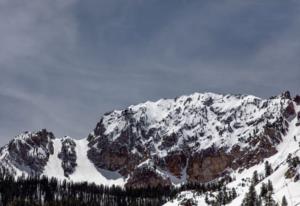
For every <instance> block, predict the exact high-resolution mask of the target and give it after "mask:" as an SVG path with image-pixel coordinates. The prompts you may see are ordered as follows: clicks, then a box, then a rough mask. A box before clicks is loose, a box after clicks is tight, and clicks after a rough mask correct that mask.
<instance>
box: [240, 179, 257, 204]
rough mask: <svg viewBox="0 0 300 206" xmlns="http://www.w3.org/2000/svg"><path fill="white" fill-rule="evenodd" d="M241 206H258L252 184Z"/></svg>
mask: <svg viewBox="0 0 300 206" xmlns="http://www.w3.org/2000/svg"><path fill="white" fill-rule="evenodd" d="M242 206H259V199H258V197H257V194H256V190H255V187H254V185H253V184H251V185H250V187H249V191H248V192H247V193H246V195H245V198H244V200H243V202H242Z"/></svg>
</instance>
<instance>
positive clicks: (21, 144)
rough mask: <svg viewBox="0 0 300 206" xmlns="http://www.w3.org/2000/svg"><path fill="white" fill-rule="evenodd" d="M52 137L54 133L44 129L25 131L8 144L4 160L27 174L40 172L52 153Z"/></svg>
mask: <svg viewBox="0 0 300 206" xmlns="http://www.w3.org/2000/svg"><path fill="white" fill-rule="evenodd" d="M52 139H54V135H53V134H52V133H51V132H48V131H47V130H45V129H44V130H41V131H39V132H36V133H29V132H25V133H24V134H22V135H19V136H17V137H16V138H15V139H13V140H12V141H11V142H10V143H9V144H8V147H7V150H8V155H7V156H6V157H5V160H4V161H7V162H9V163H10V164H12V165H13V166H15V167H16V168H18V169H20V170H24V171H26V172H27V173H28V174H33V175H36V174H41V173H42V172H43V169H44V167H45V165H46V164H47V162H48V159H49V155H50V154H53V143H52Z"/></svg>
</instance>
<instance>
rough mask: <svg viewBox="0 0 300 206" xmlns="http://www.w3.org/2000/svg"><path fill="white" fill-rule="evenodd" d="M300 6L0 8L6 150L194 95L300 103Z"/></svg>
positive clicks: (196, 0)
mask: <svg viewBox="0 0 300 206" xmlns="http://www.w3.org/2000/svg"><path fill="white" fill-rule="evenodd" d="M299 57H300V1H298V0H281V1H279V0H272V1H271V0H270V1H269V0H267V1H261V0H252V1H241V0H228V1H218V0H217V1H211V0H205V1H203V0H109V1H108V0H84V1H82V0H63V1H61V0H43V1H41V0H31V1H23V0H0V103H1V104H0V145H3V144H6V143H7V142H8V141H9V140H10V139H12V138H13V137H14V136H16V135H17V134H19V133H21V132H23V131H37V130H39V129H42V128H47V129H48V130H49V131H52V132H53V133H54V134H55V136H57V137H62V136H65V135H69V136H72V137H74V138H84V137H86V136H87V135H88V133H90V132H91V131H92V130H93V128H94V127H95V125H96V123H97V122H98V121H99V119H100V117H101V115H102V114H103V113H105V112H108V111H111V110H113V109H122V108H125V107H127V106H129V105H132V104H137V103H140V102H144V101H147V100H158V99H160V98H173V97H176V96H180V95H183V94H191V93H194V92H216V93H234V94H240V93H244V94H253V95H256V96H259V97H263V98H267V97H270V96H273V95H277V94H280V93H282V92H283V91H286V90H289V91H291V93H292V94H293V95H295V94H297V93H298V94H300V91H299V90H300V58H299Z"/></svg>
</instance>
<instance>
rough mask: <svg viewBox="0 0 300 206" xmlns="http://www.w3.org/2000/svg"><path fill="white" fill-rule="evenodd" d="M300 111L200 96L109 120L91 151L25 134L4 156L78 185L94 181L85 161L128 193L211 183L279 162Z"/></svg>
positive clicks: (283, 98)
mask: <svg viewBox="0 0 300 206" xmlns="http://www.w3.org/2000/svg"><path fill="white" fill-rule="evenodd" d="M299 104H300V102H299V96H296V97H295V98H292V97H291V95H290V94H289V92H285V93H283V94H281V95H278V96H275V97H272V98H269V99H261V98H258V97H255V96H251V95H221V94H214V93H203V94H200V93H195V94H192V95H189V96H181V97H178V98H175V99H162V100H159V101H157V102H145V103H142V104H138V105H134V106H130V107H128V108H126V109H124V110H115V111H112V112H109V113H106V114H104V115H103V117H102V118H101V119H100V120H99V122H98V123H97V124H96V127H95V129H94V131H93V132H92V133H90V134H89V135H88V137H87V139H86V141H87V143H86V145H80V144H81V143H78V141H79V140H75V139H72V138H63V139H60V140H59V141H57V139H56V138H55V137H54V135H53V134H52V133H51V132H48V131H47V130H42V131H40V132H36V133H24V134H21V135H19V136H17V137H16V138H15V139H13V140H12V141H11V142H10V143H9V144H8V145H6V146H4V147H2V148H1V151H0V152H1V155H0V159H1V164H0V167H1V168H3V169H8V170H10V171H12V172H15V173H16V174H21V173H25V174H28V175H41V174H45V168H50V167H51V165H49V164H50V163H49V162H51V164H57V162H59V164H57V165H59V167H61V168H60V170H62V171H63V172H62V173H63V174H62V176H63V178H67V179H71V180H72V177H73V176H75V174H76V177H77V178H76V181H78V180H85V175H88V174H77V173H76V171H79V169H78V168H81V170H82V167H83V166H82V165H83V163H82V162H81V160H78V159H83V158H82V157H83V156H84V157H86V161H89V162H90V163H92V164H91V165H92V166H93V167H94V168H91V169H93V170H96V171H97V172H99V173H100V174H101V175H102V176H104V177H105V178H107V179H113V180H117V179H118V178H121V179H122V181H121V182H122V184H125V186H127V187H148V186H157V185H164V186H165V185H171V184H179V183H182V182H201V183H203V182H208V181H211V180H214V179H216V178H219V177H222V176H225V175H227V174H230V173H231V172H232V171H242V170H244V169H247V168H249V167H251V166H253V165H255V164H258V163H260V162H262V161H263V160H264V159H265V158H268V157H270V156H272V155H274V154H276V153H277V145H278V144H280V143H281V142H282V141H284V138H285V136H286V134H287V132H288V131H289V128H290V126H291V122H292V120H294V119H295V118H298V119H300V114H299V113H297V111H296V110H295V106H296V105H299ZM299 122H300V120H299ZM298 126H300V124H298ZM54 143H55V144H54ZM79 148H81V149H79ZM82 148H85V150H82ZM76 151H77V153H76ZM83 151H84V152H83ZM49 157H52V159H51V161H50V160H49ZM54 159H55V160H54ZM52 162H56V163H52ZM47 164H48V165H47ZM85 165H86V164H85ZM81 170H80V171H81ZM88 170H89V169H88V168H87V169H86V171H87V173H88ZM72 175H73V176H72ZM53 176H56V175H55V174H53ZM57 176H59V175H57ZM78 177H80V178H78Z"/></svg>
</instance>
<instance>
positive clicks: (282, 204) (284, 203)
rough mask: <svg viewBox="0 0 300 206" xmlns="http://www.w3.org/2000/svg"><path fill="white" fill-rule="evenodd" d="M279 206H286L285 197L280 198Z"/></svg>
mask: <svg viewBox="0 0 300 206" xmlns="http://www.w3.org/2000/svg"><path fill="white" fill-rule="evenodd" d="M281 206H288V203H287V200H286V198H285V196H283V197H282V200H281Z"/></svg>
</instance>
